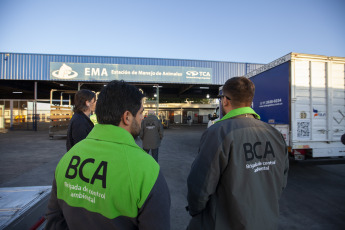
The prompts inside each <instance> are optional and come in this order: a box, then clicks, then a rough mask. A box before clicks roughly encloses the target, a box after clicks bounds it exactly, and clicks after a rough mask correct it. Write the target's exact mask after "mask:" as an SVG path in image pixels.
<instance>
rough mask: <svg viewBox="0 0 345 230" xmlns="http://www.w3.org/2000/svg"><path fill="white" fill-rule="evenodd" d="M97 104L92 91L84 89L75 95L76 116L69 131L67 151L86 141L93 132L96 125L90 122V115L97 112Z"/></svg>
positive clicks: (74, 110)
mask: <svg viewBox="0 0 345 230" xmlns="http://www.w3.org/2000/svg"><path fill="white" fill-rule="evenodd" d="M96 102H97V101H96V94H95V93H94V92H92V91H90V90H87V89H82V90H79V91H78V92H77V93H76V94H75V96H74V109H73V112H74V114H73V116H72V119H71V121H70V123H69V125H68V130H67V140H66V148H67V151H69V150H70V149H71V148H72V147H73V146H74V145H75V144H77V143H78V142H79V141H81V140H83V139H85V137H86V136H87V135H88V134H89V133H90V131H91V130H92V128H93V126H94V124H93V123H92V122H91V120H90V114H91V112H94V111H95V108H96Z"/></svg>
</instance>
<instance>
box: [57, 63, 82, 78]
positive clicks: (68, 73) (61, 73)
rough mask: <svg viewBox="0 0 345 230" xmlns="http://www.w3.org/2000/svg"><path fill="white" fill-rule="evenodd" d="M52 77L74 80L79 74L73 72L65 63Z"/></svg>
mask: <svg viewBox="0 0 345 230" xmlns="http://www.w3.org/2000/svg"><path fill="white" fill-rule="evenodd" d="M52 75H53V77H56V78H59V79H72V78H76V77H78V73H77V72H76V71H73V70H72V68H71V67H70V66H68V65H66V64H65V63H63V64H62V66H61V67H60V69H59V70H55V71H53V72H52Z"/></svg>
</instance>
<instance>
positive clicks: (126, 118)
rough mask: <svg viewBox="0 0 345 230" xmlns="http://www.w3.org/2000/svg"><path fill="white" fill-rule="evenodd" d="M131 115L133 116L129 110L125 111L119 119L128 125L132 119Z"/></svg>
mask: <svg viewBox="0 0 345 230" xmlns="http://www.w3.org/2000/svg"><path fill="white" fill-rule="evenodd" d="M132 117H133V116H132V114H131V113H130V112H129V111H126V112H124V113H123V115H122V117H121V120H122V122H123V124H125V125H130V124H131V121H132Z"/></svg>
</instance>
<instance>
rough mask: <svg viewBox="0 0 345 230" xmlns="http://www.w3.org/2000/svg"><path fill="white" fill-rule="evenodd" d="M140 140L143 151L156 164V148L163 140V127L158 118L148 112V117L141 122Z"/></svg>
mask: <svg viewBox="0 0 345 230" xmlns="http://www.w3.org/2000/svg"><path fill="white" fill-rule="evenodd" d="M140 138H141V140H142V142H143V149H144V150H145V151H146V152H147V153H149V152H150V150H151V154H152V157H153V158H154V159H155V160H156V161H157V162H158V148H159V146H160V144H161V140H162V139H163V125H162V123H161V122H160V121H159V120H158V118H157V117H156V116H155V115H153V114H152V113H150V112H149V115H148V116H147V117H146V118H145V119H144V120H143V121H142V124H141V131H140Z"/></svg>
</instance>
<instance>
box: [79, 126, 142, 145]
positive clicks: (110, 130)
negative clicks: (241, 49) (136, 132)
mask: <svg viewBox="0 0 345 230" xmlns="http://www.w3.org/2000/svg"><path fill="white" fill-rule="evenodd" d="M86 138H87V139H95V140H102V141H109V142H114V143H121V144H127V145H133V146H136V147H138V145H137V144H136V143H135V140H134V138H133V136H132V135H131V134H130V133H129V132H128V131H127V130H125V129H124V128H121V127H118V126H115V125H102V124H96V125H95V127H94V128H93V129H92V130H91V132H90V133H89V135H88V136H87V137H86Z"/></svg>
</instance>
